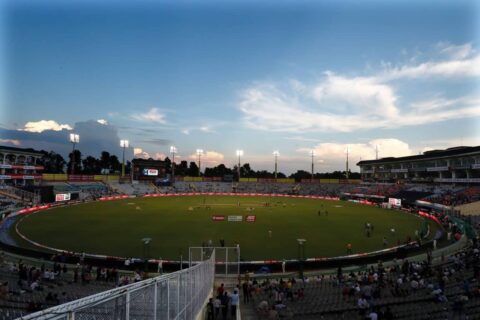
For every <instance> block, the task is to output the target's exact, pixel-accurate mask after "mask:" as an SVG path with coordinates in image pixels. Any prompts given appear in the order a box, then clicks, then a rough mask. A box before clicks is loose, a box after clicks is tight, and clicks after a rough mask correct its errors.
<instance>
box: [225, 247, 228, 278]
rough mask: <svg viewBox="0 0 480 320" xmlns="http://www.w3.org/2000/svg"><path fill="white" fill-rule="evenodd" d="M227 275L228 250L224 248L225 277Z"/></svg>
mask: <svg viewBox="0 0 480 320" xmlns="http://www.w3.org/2000/svg"><path fill="white" fill-rule="evenodd" d="M227 274H228V248H225V275H227Z"/></svg>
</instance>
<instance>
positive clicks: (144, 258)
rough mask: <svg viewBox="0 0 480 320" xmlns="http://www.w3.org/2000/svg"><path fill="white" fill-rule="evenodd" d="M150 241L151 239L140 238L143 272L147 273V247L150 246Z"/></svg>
mask: <svg viewBox="0 0 480 320" xmlns="http://www.w3.org/2000/svg"><path fill="white" fill-rule="evenodd" d="M151 241H152V238H142V242H143V260H145V272H147V271H148V256H149V252H148V247H149V245H150V242H151Z"/></svg>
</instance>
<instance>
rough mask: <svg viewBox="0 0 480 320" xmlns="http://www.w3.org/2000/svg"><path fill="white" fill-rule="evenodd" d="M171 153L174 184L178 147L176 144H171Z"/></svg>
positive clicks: (173, 180) (173, 181)
mask: <svg viewBox="0 0 480 320" xmlns="http://www.w3.org/2000/svg"><path fill="white" fill-rule="evenodd" d="M170 153H171V154H172V184H173V183H175V153H177V148H176V147H175V146H171V147H170Z"/></svg>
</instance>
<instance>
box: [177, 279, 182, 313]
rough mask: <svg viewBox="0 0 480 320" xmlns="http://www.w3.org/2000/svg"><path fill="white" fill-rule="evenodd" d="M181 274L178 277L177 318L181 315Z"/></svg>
mask: <svg viewBox="0 0 480 320" xmlns="http://www.w3.org/2000/svg"><path fill="white" fill-rule="evenodd" d="M181 277H182V275H181V274H179V275H177V318H178V315H179V313H180V278H181Z"/></svg>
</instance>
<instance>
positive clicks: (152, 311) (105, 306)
mask: <svg viewBox="0 0 480 320" xmlns="http://www.w3.org/2000/svg"><path fill="white" fill-rule="evenodd" d="M214 272H215V251H213V252H212V254H211V256H210V258H208V259H207V260H205V261H203V262H200V263H199V264H197V265H195V266H192V267H190V268H188V269H184V270H181V271H177V272H174V273H170V274H166V275H162V276H159V277H156V278H153V279H148V280H144V281H140V282H136V283H133V284H130V285H127V286H123V287H119V288H115V289H112V290H108V291H104V292H101V293H97V294H95V295H92V296H88V297H85V298H82V299H79V300H75V301H72V302H69V303H65V304H62V305H59V306H56V307H53V308H49V309H46V310H43V311H39V312H36V313H33V314H30V315H28V316H25V317H22V318H19V319H26V320H27V319H28V320H30V319H35V320H47V319H48V320H56V319H65V320H74V319H75V320H83V319H85V320H89V319H95V320H109V319H111V320H130V319H132V320H133V319H135V320H138V319H140V320H142V319H145V320H147V319H148V320H157V319H168V320H170V319H175V320H176V319H182V320H183V319H185V320H191V319H195V318H196V317H197V314H198V313H199V312H201V310H202V309H203V306H204V305H205V303H206V300H207V298H208V297H209V295H210V293H211V291H212V289H213V281H214Z"/></svg>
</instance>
